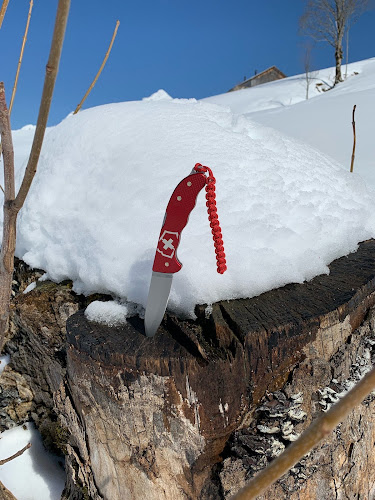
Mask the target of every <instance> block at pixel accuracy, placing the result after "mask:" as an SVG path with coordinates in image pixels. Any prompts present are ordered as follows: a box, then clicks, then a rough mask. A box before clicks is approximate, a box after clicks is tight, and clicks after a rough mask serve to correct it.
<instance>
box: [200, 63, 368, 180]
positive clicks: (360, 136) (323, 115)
mask: <svg viewBox="0 0 375 500" xmlns="http://www.w3.org/2000/svg"><path fill="white" fill-rule="evenodd" d="M342 71H343V74H345V66H343V67H342ZM334 74H335V69H334V68H327V69H324V70H320V71H317V72H313V80H312V82H311V85H310V88H309V95H310V98H309V99H308V100H306V82H305V75H304V74H302V75H296V76H292V77H289V78H286V79H284V80H280V81H276V82H272V83H269V84H265V85H259V86H257V87H254V88H252V89H245V90H240V91H236V92H231V93H226V94H222V95H218V96H214V97H210V98H208V99H205V102H211V103H215V104H220V105H222V106H229V108H230V109H231V110H232V111H233V112H234V113H239V114H244V115H245V116H246V117H248V118H251V119H253V120H256V121H257V122H259V123H262V124H263V125H267V126H270V127H273V128H276V129H277V130H279V131H281V132H283V133H285V134H288V135H289V136H291V137H294V138H297V139H299V140H301V141H304V142H306V143H307V144H310V145H311V146H313V147H315V148H317V149H319V150H320V151H322V152H324V153H326V154H327V155H329V156H331V157H332V158H334V159H335V160H337V161H338V162H340V163H341V164H342V166H343V168H345V169H347V170H349V168H350V159H351V154H352V145H353V131H352V124H351V121H352V109H353V106H354V104H356V105H357V109H356V115H355V119H356V131H357V146H356V157H355V165H354V171H355V172H356V173H358V174H360V175H361V176H362V177H363V178H364V179H365V180H366V182H368V183H369V184H371V185H372V186H373V187H374V188H375V154H374V145H373V120H374V118H373V117H374V115H375V58H372V59H368V60H365V61H360V62H357V63H352V64H349V65H348V78H347V79H346V80H345V81H344V82H343V83H341V84H340V85H338V86H337V87H335V88H334V89H332V90H330V91H329V92H322V90H321V89H322V88H327V84H329V85H331V84H332V82H333V81H334ZM317 84H318V86H317ZM320 84H323V85H320Z"/></svg>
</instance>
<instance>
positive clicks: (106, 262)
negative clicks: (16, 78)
mask: <svg viewBox="0 0 375 500" xmlns="http://www.w3.org/2000/svg"><path fill="white" fill-rule="evenodd" d="M353 67H354V65H351V67H350V71H353ZM356 68H357V69H363V74H362V73H361V74H360V75H356V76H353V77H351V79H348V81H347V82H345V83H344V84H343V85H342V90H341V87H339V88H338V89H337V90H336V89H335V90H333V91H330V92H328V93H325V94H320V95H316V97H314V98H312V99H310V100H309V101H307V102H305V101H301V96H302V95H304V88H303V85H302V84H301V82H300V81H299V77H294V78H290V79H286V80H283V81H281V82H276V83H271V84H268V85H263V86H262V88H259V91H258V88H255V89H250V90H248V91H239V92H238V93H236V92H233V93H231V94H226V95H223V96H217V97H215V98H211V99H209V100H208V101H212V102H215V103H219V104H220V106H218V105H217V104H212V102H205V101H198V102H197V101H196V100H194V99H190V100H187V99H181V100H179V99H171V98H170V97H169V96H168V95H167V94H166V93H165V92H163V91H159V92H157V93H156V94H155V95H154V96H152V97H151V98H148V99H144V100H143V101H140V102H127V103H119V104H112V105H106V106H99V107H97V108H92V109H88V110H86V111H81V112H80V113H79V114H77V115H75V116H68V117H67V118H66V119H65V120H63V121H62V122H61V123H60V124H59V125H57V126H56V127H51V128H50V129H49V130H48V132H47V134H46V140H45V144H44V147H43V150H42V157H41V161H40V164H39V168H38V173H37V176H36V178H35V182H34V184H33V186H32V190H31V192H30V196H29V198H28V200H27V202H26V204H25V206H24V208H23V209H22V212H21V214H20V218H19V224H18V242H17V252H16V253H17V256H19V257H21V258H23V259H24V260H25V261H26V262H27V263H29V264H30V265H31V266H34V267H39V268H42V269H45V270H46V271H47V273H48V277H50V278H51V279H53V280H56V281H59V280H62V279H65V278H70V279H72V280H73V281H74V288H75V290H77V291H78V292H83V293H86V294H87V293H92V292H96V291H99V292H108V293H111V294H113V296H115V297H117V298H118V299H120V300H122V301H129V302H130V303H131V304H128V310H129V311H130V313H131V312H132V311H134V310H136V309H137V307H136V306H134V304H135V305H136V304H140V305H142V306H144V305H145V302H146V298H147V293H148V285H149V280H150V276H151V267H152V262H153V257H154V253H155V246H156V243H157V240H158V236H159V231H160V227H161V224H162V221H163V214H164V210H165V208H166V205H167V203H168V200H169V197H170V195H171V193H172V191H173V189H174V188H175V186H176V185H177V183H178V182H179V181H180V180H181V179H182V178H183V177H185V176H186V175H188V174H189V172H190V171H191V169H192V167H193V166H194V164H195V163H196V162H201V163H204V164H207V165H209V166H210V167H211V168H212V169H213V171H214V174H215V175H216V177H217V199H218V211H219V217H220V220H221V225H222V230H223V236H224V244H225V250H226V254H227V261H228V271H227V272H226V273H225V274H224V275H223V276H220V275H218V274H217V273H216V265H215V256H214V250H213V243H212V237H211V232H210V228H209V224H208V220H207V214H206V207H205V200H204V195H203V194H201V195H200V196H199V198H198V202H197V206H196V208H195V210H194V211H193V212H192V215H191V217H190V221H189V224H188V226H187V227H186V229H185V230H184V233H183V235H182V242H181V245H180V247H179V259H180V260H181V261H182V263H183V264H184V267H183V270H182V271H181V272H180V273H178V274H177V275H176V276H175V280H174V283H173V286H172V292H171V297H170V302H169V307H170V308H171V309H173V310H175V311H177V312H180V313H183V314H187V315H189V316H192V315H193V310H194V305H195V304H196V303H212V302H215V301H217V300H221V299H231V298H236V297H248V296H253V295H257V294H259V293H261V292H263V291H266V290H268V289H271V288H274V287H278V286H281V285H283V284H285V283H288V282H302V281H304V280H308V279H311V278H312V277H313V276H315V275H317V274H320V273H325V272H327V265H328V264H329V263H330V262H331V261H332V260H333V259H335V258H337V257H340V256H342V255H345V254H347V253H349V252H351V251H354V250H355V249H356V246H357V243H358V242H359V241H361V240H364V239H366V238H370V237H373V236H375V198H374V196H373V195H372V194H370V193H369V192H368V190H367V187H366V184H365V182H364V181H363V180H362V179H361V177H360V176H358V175H352V174H349V172H348V171H346V170H344V169H343V168H342V167H341V166H340V165H339V164H338V163H335V161H334V160H331V159H329V158H328V157H326V156H325V155H324V154H323V153H321V152H318V151H317V150H314V149H312V148H310V147H309V146H307V145H305V144H302V143H300V142H299V141H296V140H295V139H293V138H288V137H286V136H284V135H282V134H280V132H278V131H276V130H273V129H271V128H269V127H264V126H263V125H261V124H260V123H259V122H260V121H264V122H265V123H266V122H267V120H268V121H269V122H271V121H272V120H273V117H279V121H278V120H277V119H276V118H275V122H277V123H281V122H282V123H284V122H285V123H292V122H294V119H293V120H289V121H288V120H286V119H284V120H281V118H280V117H281V116H282V115H283V114H284V116H288V113H291V114H293V113H295V116H296V118H295V120H297V119H298V120H299V127H297V129H298V130H304V129H308V130H310V134H311V140H310V142H312V143H314V141H315V142H319V141H318V140H317V139H316V140H315V137H320V129H321V128H322V127H324V128H325V129H326V135H327V136H329V134H331V127H326V123H327V120H328V118H327V119H324V120H323V122H322V123H321V124H320V127H317V126H315V127H316V128H315V129H314V127H313V126H312V125H311V123H310V121H311V120H312V118H311V117H309V118H308V119H306V116H307V113H308V112H310V113H311V116H313V114H314V109H319V113H318V115H319V117H320V114H321V111H320V106H321V104H320V103H321V102H323V103H326V108H327V109H328V108H329V106H333V104H332V103H333V102H334V99H335V98H336V99H342V100H345V96H346V97H347V98H348V104H347V106H348V109H349V125H350V110H351V101H352V97H353V96H355V97H356V98H358V97H359V95H362V93H363V92H368V93H371V92H373V88H371V76H368V75H367V73H366V72H368V74H369V75H371V74H372V72H373V71H374V68H375V61H374V60H370V61H367V62H363V63H360V64H358V65H357V66H356ZM330 71H331V72H332V70H327V71H326V73H327V74H324V78H325V79H327V80H328V77H329V72H330ZM366 82H367V85H368V87H370V88H368V89H367V90H363V87H364V86H365V83H366ZM369 82H370V83H369ZM356 85H357V89H359V90H358V91H356V93H355V88H356ZM345 88H348V89H349V88H350V89H351V91H350V92H349V90H348V91H347V92H346V93H345V91H344V90H345ZM267 89H268V90H267ZM297 89H298V91H297ZM274 90H275V92H274ZM271 91H272V92H273V93H272V94H271ZM252 92H255V93H256V94H251V93H252ZM267 92H268V97H267V95H266V94H267ZM316 93H317V91H316ZM252 95H258V98H252V97H251V96H252ZM275 96H276V97H275ZM335 96H336V97H335ZM348 96H349V97H348ZM250 97H251V99H250ZM349 98H350V99H349ZM242 99H243V105H241V102H240V101H242ZM288 99H289V101H291V102H297V101H300V102H298V103H297V104H294V105H291V106H289V105H288V106H280V105H279V107H278V108H275V109H274V110H272V109H271V110H270V109H268V111H267V110H266V111H262V112H260V111H259V110H260V109H261V106H262V105H263V106H265V107H268V108H270V106H271V104H272V103H273V104H275V102H276V101H277V102H279V103H284V104H285V103H287V100H288ZM275 100H276V101H275ZM232 101H233V102H232ZM245 101H246V102H245ZM357 102H359V101H357ZM262 103H263V104H262ZM222 104H224V105H226V106H227V105H230V106H231V107H232V108H233V111H235V113H233V112H232V111H231V110H230V109H229V108H228V107H222ZM241 106H243V108H242V109H243V110H244V111H246V114H245V115H244V116H243V115H238V112H239V111H240V110H241ZM314 106H318V108H315V107H314ZM370 106H371V104H369V106H368V107H370ZM298 109H301V110H302V111H301V112H300V114H299V115H298V112H297V111H294V110H298ZM304 109H306V111H303V110H304ZM251 110H252V111H251ZM255 111H256V112H255ZM271 113H274V115H271ZM361 113H362V114H360V112H359V110H358V133H359V134H360V133H361V132H360V131H361V128H360V124H359V122H360V120H361V117H362V116H364V115H363V113H367V112H366V111H365V110H363V111H361ZM293 116H294V115H293ZM301 116H302V117H303V118H301ZM366 116H367V115H366ZM249 117H254V118H255V119H256V120H257V121H254V120H250V119H249ZM319 119H320V118H319ZM323 123H324V125H323ZM266 124H267V125H270V123H266ZM338 125H339V126H340V127H343V126H344V124H343V120H341V121H340V122H339V123H338ZM275 126H276V125H275ZM279 128H282V127H281V126H280V127H279ZM349 128H350V127H349ZM31 135H32V130H31V127H25V128H24V129H22V130H20V131H16V132H15V134H14V142H15V150H16V161H17V178H18V182H19V179H20V175H21V172H22V169H23V167H24V160H25V158H26V154H27V149H28V146H27V144H28V143H30V137H31ZM324 137H325V136H324ZM340 137H341V136H340ZM345 137H346V136H345ZM345 137H344V136H343V137H342V140H340V142H337V141H336V143H335V144H336V147H337V148H338V149H344V148H348V147H349V146H350V144H348V143H349V142H350V141H349V139H348V138H345ZM344 139H345V140H344ZM362 142H363V137H362V135H360V136H359V144H358V156H357V164H356V169H357V170H359V169H360V168H361V166H360V165H361V153H360V148H361V147H362V148H363V145H362ZM323 146H324V144H323ZM322 149H324V147H322ZM349 149H350V147H349ZM348 154H349V155H350V151H349V153H348ZM332 156H334V155H332ZM345 156H346V155H345ZM134 307H135V308H134ZM138 310H139V308H138Z"/></svg>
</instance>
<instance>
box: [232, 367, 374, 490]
mask: <svg viewBox="0 0 375 500" xmlns="http://www.w3.org/2000/svg"><path fill="white" fill-rule="evenodd" d="M374 389H375V368H373V369H372V370H371V371H370V372H369V373H367V375H365V376H364V377H363V379H362V380H360V382H358V384H357V385H356V386H355V387H354V388H353V389H352V390H351V391H349V392H348V393H347V394H346V395H345V396H344V397H343V398H342V399H341V400H340V401H339V402H338V403H336V404H335V405H333V406H332V408H331V409H330V410H329V411H328V412H327V413H324V414H323V415H322V416H321V417H319V418H317V419H316V420H315V421H314V422H313V423H312V424H311V425H310V427H308V428H307V429H306V430H305V432H303V434H302V435H301V436H300V437H299V438H298V439H297V440H296V441H294V442H293V443H292V444H291V445H289V446H288V448H287V449H286V450H285V451H284V452H283V453H282V454H281V455H279V456H278V457H277V458H275V460H274V461H273V462H271V463H270V465H269V466H268V467H266V468H265V469H263V470H262V471H261V472H260V473H259V474H258V475H257V476H255V477H254V478H253V479H252V480H251V481H250V482H249V483H248V484H247V485H246V486H245V487H244V488H242V490H240V491H239V492H238V493H237V495H235V496H234V497H233V499H232V500H252V499H254V498H256V497H257V496H259V495H260V494H261V493H263V492H264V491H265V490H266V489H267V488H268V487H269V486H271V484H273V483H274V482H275V481H277V480H278V479H279V478H280V477H281V476H282V475H284V474H285V473H286V472H288V470H290V469H291V468H292V467H293V466H294V465H295V464H296V463H297V462H298V461H299V460H301V458H302V457H303V456H304V455H306V453H308V452H309V451H310V450H311V449H312V448H313V447H314V446H316V445H317V444H318V443H319V442H320V441H321V440H322V439H323V438H324V437H326V436H327V435H328V434H329V433H330V432H332V431H333V429H334V428H335V427H336V426H337V425H338V424H339V423H340V422H342V421H343V420H344V418H345V417H347V416H348V414H349V413H350V412H351V411H352V410H353V408H355V407H356V406H357V405H359V404H360V403H361V402H362V401H363V400H364V399H365V398H366V397H367V396H368V395H369V394H370V393H371V392H372V391H373V390H374Z"/></svg>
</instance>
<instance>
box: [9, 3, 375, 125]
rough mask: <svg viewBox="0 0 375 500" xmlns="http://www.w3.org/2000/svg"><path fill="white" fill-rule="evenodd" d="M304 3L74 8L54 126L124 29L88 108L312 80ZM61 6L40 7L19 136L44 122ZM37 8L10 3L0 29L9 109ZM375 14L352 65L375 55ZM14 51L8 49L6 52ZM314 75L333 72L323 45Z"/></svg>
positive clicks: (19, 99)
mask: <svg viewBox="0 0 375 500" xmlns="http://www.w3.org/2000/svg"><path fill="white" fill-rule="evenodd" d="M304 5H305V2H304V1H303V0H288V1H281V0H267V1H265V2H251V1H249V0H236V1H235V2H233V1H228V0H189V2H187V1H183V0H143V1H138V2H137V1H134V0H133V1H132V2H125V1H124V0H112V1H108V2H103V1H101V2H99V1H97V0H91V1H90V2H84V1H82V0H72V5H71V10H70V16H69V21H68V27H67V33H66V38H65V43H64V48H63V54H62V60H61V64H60V70H59V75H58V79H57V83H56V90H55V94H54V98H53V102H52V107H51V113H50V120H49V124H51V125H53V124H56V123H58V122H59V121H61V120H62V119H63V118H64V117H65V116H66V115H67V114H68V113H69V112H71V111H72V110H74V108H75V106H76V105H77V104H78V102H79V101H80V100H81V98H82V96H83V94H84V93H85V91H86V90H87V88H88V86H89V84H90V83H91V81H92V79H93V77H94V76H95V74H96V71H97V69H98V68H99V66H100V64H101V62H102V59H103V57H104V54H105V52H106V50H107V47H108V44H109V41H110V38H111V36H112V32H113V29H114V27H115V23H116V20H117V19H119V20H120V22H121V24H120V27H119V31H118V35H117V38H116V41H115V44H114V47H113V50H112V53H111V56H110V58H109V60H108V62H107V65H106V67H105V68H104V70H103V73H102V75H101V77H100V79H99V81H98V83H97V84H96V86H95V88H94V89H93V91H92V93H91V94H90V96H89V97H88V99H87V100H86V102H85V104H84V107H86V108H87V107H92V106H97V105H100V104H105V103H109V102H118V101H128V100H136V99H141V98H143V97H146V96H148V95H150V94H152V93H153V92H156V91H157V90H158V89H160V88H163V89H164V90H166V91H167V92H168V93H169V94H170V95H172V96H173V97H195V98H197V99H200V98H203V97H208V96H210V95H215V94H220V93H223V92H226V91H227V90H228V89H229V88H231V87H233V86H234V85H235V84H236V83H239V82H240V81H242V80H243V78H244V76H246V77H251V76H252V75H253V74H254V71H255V70H257V71H258V72H260V71H263V70H264V69H267V68H268V67H269V66H272V65H276V66H277V67H279V68H280V69H281V70H282V71H283V72H284V73H285V74H287V75H288V76H292V75H295V74H298V73H302V72H303V40H302V38H301V37H300V36H299V35H298V19H299V17H300V16H301V15H302V13H303V10H304ZM56 6H57V0H34V8H33V14H32V18H31V24H30V30H29V35H28V40H27V44H26V48H25V54H24V60H23V65H22V69H21V74H20V80H19V85H18V90H17V95H16V99H15V102H14V108H13V112H12V117H11V121H12V128H13V129H17V128H20V127H22V126H23V125H26V124H29V123H33V124H35V123H36V119H37V113H38V107H39V99H40V95H41V92H42V86H43V79H44V71H45V64H46V62H47V59H48V53H49V44H50V40H51V37H52V30H53V24H54V18H55V13H56ZM28 8H29V0H10V2H9V6H8V10H7V13H6V16H5V19H4V23H3V27H2V29H1V30H0V44H1V47H2V49H3V50H2V58H1V59H2V63H1V69H0V80H3V81H4V82H5V85H6V91H7V96H8V101H9V98H10V94H11V90H12V86H13V80H14V75H15V72H16V68H17V62H18V56H19V51H20V47H21V43H22V36H23V32H24V27H25V23H26V18H27V13H28ZM374 25H375V11H370V12H367V13H365V14H364V15H363V16H362V17H361V18H360V20H359V22H358V23H357V24H356V25H355V26H354V27H353V28H352V30H351V33H350V46H349V61H350V62H352V61H357V60H361V59H366V58H369V57H375V38H374V36H373V30H374ZM4 49H5V50H4ZM312 65H313V66H314V67H315V69H319V68H323V67H328V66H333V65H334V57H333V49H332V48H331V47H330V46H329V45H327V44H324V43H319V44H317V45H316V46H315V48H314V49H313V53H312Z"/></svg>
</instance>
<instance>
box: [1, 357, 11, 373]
mask: <svg viewBox="0 0 375 500" xmlns="http://www.w3.org/2000/svg"><path fill="white" fill-rule="evenodd" d="M9 361H10V357H9V356H8V355H5V356H0V375H1V374H2V372H3V370H4V368H5V367H6V365H7V364H8V363H9Z"/></svg>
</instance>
